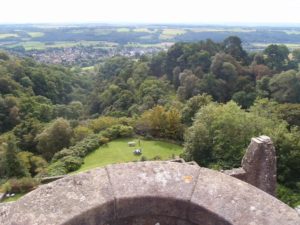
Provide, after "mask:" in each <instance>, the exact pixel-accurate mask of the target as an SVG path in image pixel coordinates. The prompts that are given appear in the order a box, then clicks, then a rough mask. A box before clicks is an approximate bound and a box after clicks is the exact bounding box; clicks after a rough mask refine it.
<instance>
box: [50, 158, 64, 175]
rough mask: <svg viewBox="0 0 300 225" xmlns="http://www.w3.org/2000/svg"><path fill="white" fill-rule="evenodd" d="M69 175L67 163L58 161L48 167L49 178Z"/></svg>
mask: <svg viewBox="0 0 300 225" xmlns="http://www.w3.org/2000/svg"><path fill="white" fill-rule="evenodd" d="M66 173H68V170H67V168H66V167H65V163H64V162H63V161H57V162H54V163H52V164H50V166H49V167H48V172H47V174H48V175H49V176H59V175H64V174H66Z"/></svg>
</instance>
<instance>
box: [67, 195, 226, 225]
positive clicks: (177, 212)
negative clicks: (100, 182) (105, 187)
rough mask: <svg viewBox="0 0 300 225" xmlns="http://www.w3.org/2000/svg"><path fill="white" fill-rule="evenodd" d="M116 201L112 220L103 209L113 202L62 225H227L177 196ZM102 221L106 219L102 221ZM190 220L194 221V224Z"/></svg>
mask: <svg viewBox="0 0 300 225" xmlns="http://www.w3.org/2000/svg"><path fill="white" fill-rule="evenodd" d="M118 202H119V203H120V205H122V207H121V208H119V209H118V212H119V214H116V215H114V217H113V216H112V215H107V214H110V212H109V211H108V210H107V208H112V207H114V202H110V203H106V204H104V205H103V206H99V207H97V208H93V209H90V210H88V211H86V212H83V213H82V214H80V215H78V216H76V217H74V218H72V219H71V220H70V221H67V222H65V223H64V224H63V225H103V224H107V225H196V224H201V225H231V223H229V222H228V221H226V220H225V219H224V218H222V217H220V216H219V215H217V214H215V213H214V212H211V211H209V210H207V209H205V208H203V207H201V206H199V205H195V204H192V203H191V202H188V201H182V200H181V199H180V197H179V198H177V199H175V198H171V199H170V198H156V197H148V196H145V197H141V198H130V199H118ZM107 204H110V206H109V205H107ZM182 212H186V213H182ZM193 214H197V216H196V217H194V216H193ZM105 218H107V219H108V220H107V221H105V220H104V219H105ZM193 218H198V221H194V219H193ZM199 220H200V221H199Z"/></svg>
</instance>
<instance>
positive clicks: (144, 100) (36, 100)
mask: <svg viewBox="0 0 300 225" xmlns="http://www.w3.org/2000/svg"><path fill="white" fill-rule="evenodd" d="M299 63H300V50H294V51H293V52H290V51H289V49H288V48H287V47H286V46H284V45H269V46H268V47H267V48H266V49H265V50H264V51H263V52H260V53H251V54H249V53H247V52H246V51H245V50H244V49H243V48H242V43H241V40H240V39H239V38H238V37H235V36H231V37H229V38H227V39H225V40H224V41H223V42H220V43H216V42H213V41H211V40H206V41H201V42H197V43H176V44H175V45H173V46H172V47H171V48H170V49H169V50H168V51H167V52H160V53H159V54H156V55H154V56H141V57H140V58H139V59H138V60H136V59H130V58H126V57H113V58H110V59H108V60H107V61H106V62H105V63H103V64H101V65H100V66H99V67H97V69H96V70H95V71H92V72H83V71H80V70H72V69H70V68H67V67H62V66H51V65H45V64H39V63H37V62H35V61H33V60H32V59H29V58H16V57H14V56H11V55H8V54H6V53H3V52H2V53H1V54H0V134H1V136H0V143H1V145H0V183H1V184H2V188H3V189H5V190H13V191H15V192H18V191H19V192H21V191H24V190H26V189H30V187H32V186H34V185H36V182H37V181H36V180H35V179H32V177H35V178H40V177H44V176H52V175H61V174H66V173H69V172H72V171H75V170H77V169H78V168H79V167H80V166H81V164H82V163H83V158H84V157H85V156H86V155H87V154H88V153H89V152H91V151H93V150H95V149H97V148H98V147H99V146H101V145H104V144H106V143H107V142H109V141H111V140H113V139H116V138H120V137H132V136H136V135H139V136H140V137H143V138H147V139H165V140H172V141H176V142H178V143H181V144H182V145H183V146H184V154H183V155H182V157H184V158H185V159H186V160H195V161H196V162H198V163H199V165H201V166H205V167H210V168H214V169H229V168H234V167H238V166H239V165H240V161H241V158H242V156H243V154H244V151H245V149H246V147H247V145H248V144H249V142H250V139H251V137H254V136H258V135H262V134H264V135H268V136H270V137H271V138H272V140H273V142H274V144H275V146H276V150H277V155H278V183H279V188H278V196H279V198H281V199H282V200H283V201H285V202H286V203H288V204H290V205H291V206H296V205H299V204H300V192H299V190H300V138H299V137H300V129H299V126H300V72H299V66H298V65H299ZM100 160H101V159H100Z"/></svg>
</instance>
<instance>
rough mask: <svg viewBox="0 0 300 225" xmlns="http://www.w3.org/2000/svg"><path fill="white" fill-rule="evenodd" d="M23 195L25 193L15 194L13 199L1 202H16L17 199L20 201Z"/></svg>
mask: <svg viewBox="0 0 300 225" xmlns="http://www.w3.org/2000/svg"><path fill="white" fill-rule="evenodd" d="M25 194H27V193H21V194H16V195H15V196H13V197H9V198H6V199H4V200H3V202H14V201H17V200H18V199H20V198H21V197H23V196H24V195H25Z"/></svg>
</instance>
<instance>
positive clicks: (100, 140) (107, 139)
mask: <svg viewBox="0 0 300 225" xmlns="http://www.w3.org/2000/svg"><path fill="white" fill-rule="evenodd" d="M108 142H109V138H106V137H103V136H101V137H100V138H99V143H100V144H102V145H106V144H107V143H108Z"/></svg>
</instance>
